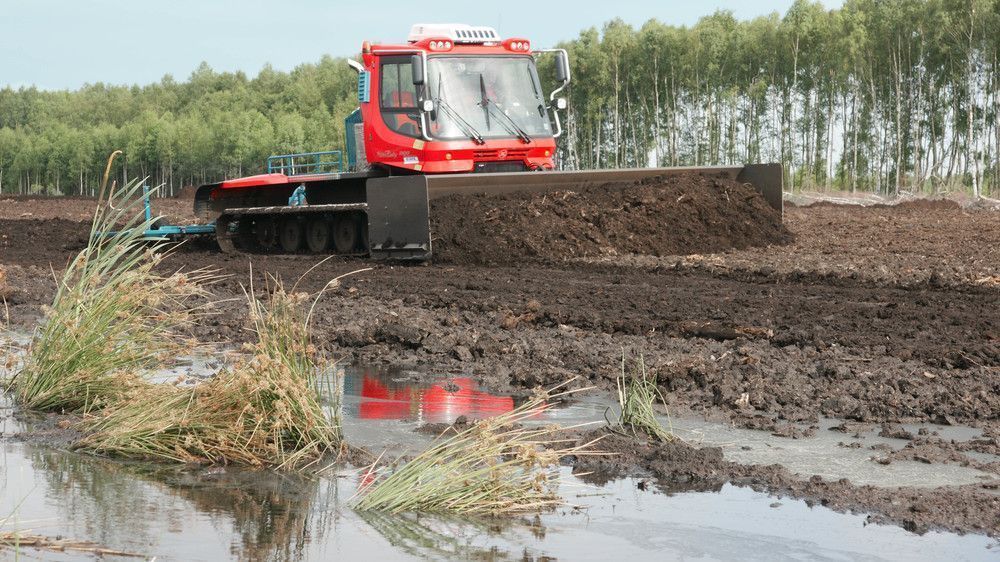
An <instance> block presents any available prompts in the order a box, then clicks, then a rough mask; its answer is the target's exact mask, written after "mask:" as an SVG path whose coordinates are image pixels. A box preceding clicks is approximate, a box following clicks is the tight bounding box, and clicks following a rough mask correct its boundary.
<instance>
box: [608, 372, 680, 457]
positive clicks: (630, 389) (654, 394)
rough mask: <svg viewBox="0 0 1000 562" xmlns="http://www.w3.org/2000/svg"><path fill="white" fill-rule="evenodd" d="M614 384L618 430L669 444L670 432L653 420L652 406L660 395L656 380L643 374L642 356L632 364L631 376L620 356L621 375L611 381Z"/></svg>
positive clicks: (671, 438)
mask: <svg viewBox="0 0 1000 562" xmlns="http://www.w3.org/2000/svg"><path fill="white" fill-rule="evenodd" d="M615 382H616V383H617V384H618V406H619V408H620V413H619V415H618V427H619V428H622V429H629V430H631V431H633V432H635V431H640V432H643V433H645V434H647V435H649V436H650V437H655V438H657V439H662V440H664V441H671V440H673V438H674V434H673V432H671V431H670V430H668V429H667V428H665V427H663V424H661V423H660V420H658V419H657V418H656V410H655V409H654V408H653V405H654V404H656V399H657V398H660V399H661V402H662V401H663V400H662V398H663V397H662V396H661V395H660V391H659V389H658V388H656V378H655V377H652V376H650V375H649V374H647V372H646V363H645V361H644V360H643V358H642V356H641V355H640V356H639V359H638V360H637V361H636V362H635V365H633V367H632V370H631V373H629V372H628V370H627V369H626V364H625V355H624V354H623V355H622V375H621V376H620V377H618V379H616V381H615Z"/></svg>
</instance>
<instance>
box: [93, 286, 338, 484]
mask: <svg viewBox="0 0 1000 562" xmlns="http://www.w3.org/2000/svg"><path fill="white" fill-rule="evenodd" d="M251 292H252V290H251ZM304 298H305V297H304V296H303V295H293V294H289V293H286V292H285V291H284V290H282V288H281V286H280V284H279V285H278V287H277V288H276V290H274V291H273V292H271V293H270V298H269V300H268V301H267V302H266V303H265V302H262V301H260V300H258V299H256V298H255V297H253V296H252V295H250V294H248V295H247V299H248V302H249V310H250V319H251V322H252V324H253V330H254V332H255V333H256V335H257V342H256V343H254V344H248V345H247V350H248V351H249V352H250V354H249V357H248V358H246V359H244V360H242V361H241V362H239V363H237V364H236V365H234V366H233V367H232V368H229V369H226V370H223V371H221V372H220V373H219V374H217V375H216V376H215V377H214V378H212V379H211V380H210V381H208V382H206V383H203V384H201V385H199V386H196V387H194V388H192V389H181V388H176V387H170V386H164V385H145V386H143V387H141V388H140V389H138V390H137V391H136V392H133V394H132V396H131V397H130V399H128V400H125V401H123V402H122V403H121V404H120V405H119V406H117V407H115V408H114V409H109V410H108V411H106V412H105V413H104V414H103V415H100V416H96V417H92V418H89V419H86V420H84V422H83V424H82V429H83V430H84V431H85V432H86V436H85V437H84V438H83V439H81V440H80V441H79V442H78V443H77V444H76V448H77V449H81V450H85V451H89V452H93V453H98V454H107V455H112V456H118V457H125V458H133V459H142V460H158V461H174V462H182V463H217V464H240V465H245V466H252V467H270V468H277V469H303V468H307V467H309V466H312V465H314V464H315V463H316V462H318V461H319V460H320V459H321V458H322V456H323V455H324V454H325V453H327V452H328V451H330V450H333V449H335V448H336V447H337V445H339V443H340V439H341V434H340V427H339V424H337V423H336V418H334V419H333V420H330V419H328V418H327V416H326V414H325V412H324V410H323V407H322V405H321V404H320V398H319V390H318V388H317V382H316V381H317V373H318V372H319V370H320V369H322V368H323V365H322V364H321V363H319V362H318V360H317V359H316V350H315V348H314V347H313V345H312V344H311V343H310V340H309V333H308V326H307V324H306V322H305V320H304V319H303V316H302V314H301V304H302V301H303V299H304Z"/></svg>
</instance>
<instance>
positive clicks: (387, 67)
mask: <svg viewBox="0 0 1000 562" xmlns="http://www.w3.org/2000/svg"><path fill="white" fill-rule="evenodd" d="M382 107H385V108H391V109H404V108H408V109H412V108H416V107H417V88H416V86H414V85H413V71H412V69H411V67H410V61H406V62H384V63H382Z"/></svg>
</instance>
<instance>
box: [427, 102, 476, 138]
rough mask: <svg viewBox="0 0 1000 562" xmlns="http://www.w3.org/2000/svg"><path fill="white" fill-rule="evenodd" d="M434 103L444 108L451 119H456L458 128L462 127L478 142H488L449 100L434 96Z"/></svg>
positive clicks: (466, 134)
mask: <svg viewBox="0 0 1000 562" xmlns="http://www.w3.org/2000/svg"><path fill="white" fill-rule="evenodd" d="M434 104H435V105H437V106H438V107H440V108H441V109H443V110H444V112H445V113H446V114H448V117H449V118H451V120H452V121H454V122H455V124H456V125H458V128H459V129H462V132H463V133H464V134H465V136H467V137H469V138H470V139H472V140H473V141H474V142H475V143H476V144H486V140H485V139H483V135H482V133H480V132H479V131H477V130H476V128H475V127H473V126H472V125H471V124H470V123H469V122H468V121H466V120H465V119H463V118H462V116H461V115H459V114H458V112H457V111H455V108H453V107H452V106H451V105H449V104H448V102H446V101H444V100H443V99H441V98H434Z"/></svg>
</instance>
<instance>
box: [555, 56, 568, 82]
mask: <svg viewBox="0 0 1000 562" xmlns="http://www.w3.org/2000/svg"><path fill="white" fill-rule="evenodd" d="M556 80H557V81H559V82H564V83H565V82H567V81H569V61H568V60H566V53H564V52H562V51H560V52H558V53H556Z"/></svg>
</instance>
